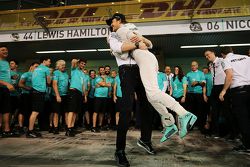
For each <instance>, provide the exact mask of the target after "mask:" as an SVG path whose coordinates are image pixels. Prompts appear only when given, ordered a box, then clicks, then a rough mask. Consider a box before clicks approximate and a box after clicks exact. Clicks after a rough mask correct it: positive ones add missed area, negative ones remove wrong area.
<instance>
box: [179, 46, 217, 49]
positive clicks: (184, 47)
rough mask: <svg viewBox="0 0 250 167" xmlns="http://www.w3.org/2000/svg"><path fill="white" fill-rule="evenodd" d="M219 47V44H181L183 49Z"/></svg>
mask: <svg viewBox="0 0 250 167" xmlns="http://www.w3.org/2000/svg"><path fill="white" fill-rule="evenodd" d="M214 47H218V45H190V46H181V48H182V49H189V48H214Z"/></svg>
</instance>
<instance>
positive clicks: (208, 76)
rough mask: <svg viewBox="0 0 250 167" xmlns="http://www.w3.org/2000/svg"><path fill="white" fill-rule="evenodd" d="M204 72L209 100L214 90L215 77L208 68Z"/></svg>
mask: <svg viewBox="0 0 250 167" xmlns="http://www.w3.org/2000/svg"><path fill="white" fill-rule="evenodd" d="M202 71H203V73H204V75H205V80H206V95H207V97H208V98H209V97H210V95H211V92H212V88H213V76H212V74H211V72H210V71H209V68H208V67H204V68H203V69H202Z"/></svg>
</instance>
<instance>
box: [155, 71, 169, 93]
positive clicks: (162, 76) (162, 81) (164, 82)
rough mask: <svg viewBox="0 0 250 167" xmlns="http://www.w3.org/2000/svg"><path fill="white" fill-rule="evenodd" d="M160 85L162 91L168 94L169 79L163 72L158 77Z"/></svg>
mask: <svg viewBox="0 0 250 167" xmlns="http://www.w3.org/2000/svg"><path fill="white" fill-rule="evenodd" d="M157 79H158V85H159V88H160V90H161V91H163V92H166V90H167V77H166V74H165V73H163V72H158V75H157Z"/></svg>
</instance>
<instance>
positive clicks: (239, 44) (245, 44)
mask: <svg viewBox="0 0 250 167" xmlns="http://www.w3.org/2000/svg"><path fill="white" fill-rule="evenodd" d="M224 46H250V43H236V44H222V45H220V47H224Z"/></svg>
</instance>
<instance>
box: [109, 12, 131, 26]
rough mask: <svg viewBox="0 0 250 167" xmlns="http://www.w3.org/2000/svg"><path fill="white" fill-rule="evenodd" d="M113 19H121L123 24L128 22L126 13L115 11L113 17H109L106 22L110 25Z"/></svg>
mask: <svg viewBox="0 0 250 167" xmlns="http://www.w3.org/2000/svg"><path fill="white" fill-rule="evenodd" d="M113 19H116V20H120V21H121V23H123V24H126V23H127V21H126V17H125V15H124V14H121V13H115V14H114V15H113V16H112V17H111V18H109V19H107V20H106V24H107V25H109V26H110V25H111V24H112V20H113Z"/></svg>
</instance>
